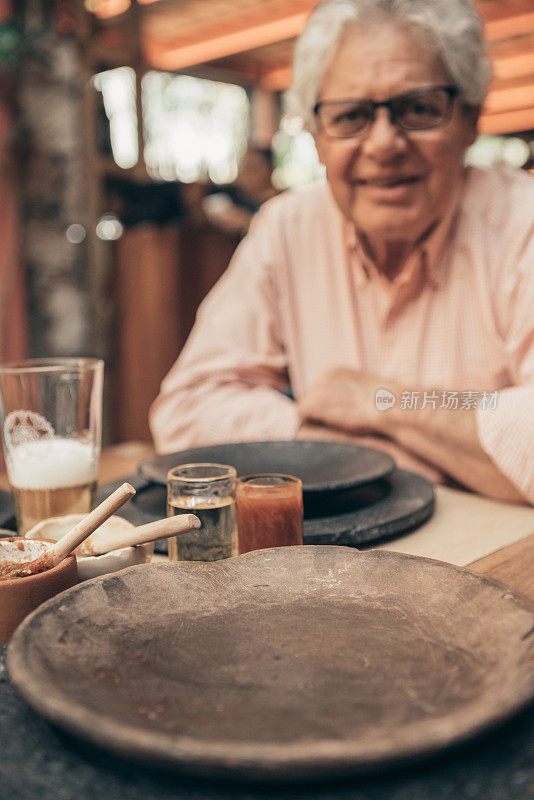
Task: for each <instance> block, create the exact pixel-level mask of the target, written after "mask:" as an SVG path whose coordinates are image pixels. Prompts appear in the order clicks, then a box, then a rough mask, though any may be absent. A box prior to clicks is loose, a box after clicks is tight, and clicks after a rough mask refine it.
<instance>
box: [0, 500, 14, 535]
mask: <svg viewBox="0 0 534 800" xmlns="http://www.w3.org/2000/svg"><path fill="white" fill-rule="evenodd" d="M0 527H2V528H8V529H9V530H10V531H11V535H13V531H16V529H17V527H16V522H15V509H14V507H13V500H12V499H11V494H10V492H6V491H4V490H3V489H0Z"/></svg>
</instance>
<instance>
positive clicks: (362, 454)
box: [139, 439, 395, 502]
mask: <svg viewBox="0 0 534 800" xmlns="http://www.w3.org/2000/svg"><path fill="white" fill-rule="evenodd" d="M202 461H206V462H215V463H218V464H231V465H232V466H233V467H235V468H236V470H237V474H238V476H239V475H252V474H254V473H258V472H282V473H284V474H286V475H295V476H296V477H298V478H300V479H301V480H302V490H303V493H304V500H305V502H306V500H307V499H308V500H309V499H311V498H312V497H313V496H316V495H321V496H322V497H323V498H324V495H327V494H330V495H332V494H339V493H347V492H348V491H350V490H352V489H356V488H359V487H362V486H364V485H366V484H369V483H372V482H373V481H376V480H378V479H380V478H385V477H386V476H387V475H389V474H391V473H392V472H393V470H394V468H395V462H394V461H393V459H392V458H391V456H388V455H387V453H383V452H382V451H381V450H374V449H372V448H370V447H359V446H358V445H354V444H348V443H345V442H320V441H306V440H299V439H295V440H289V441H274V442H273V441H269V442H233V443H230V444H217V445H212V446H210V447H196V448H194V449H191V450H182V451H181V452H178V453H168V454H166V455H163V456H155V457H154V458H151V459H149V460H148V461H144V462H143V463H142V464H141V465H140V466H139V471H140V473H141V475H142V476H143V477H144V478H148V479H150V480H152V481H154V482H156V483H161V484H163V485H166V483H167V473H168V471H169V470H170V469H172V468H173V467H176V466H178V465H179V464H190V463H195V462H202Z"/></svg>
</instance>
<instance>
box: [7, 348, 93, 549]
mask: <svg viewBox="0 0 534 800" xmlns="http://www.w3.org/2000/svg"><path fill="white" fill-rule="evenodd" d="M103 380H104V362H103V361H101V360H99V359H96V358H44V359H31V360H28V361H19V362H14V363H10V364H2V365H0V418H1V423H2V437H3V442H4V455H5V461H6V467H7V475H8V479H9V485H10V488H11V493H12V495H13V502H14V505H15V514H16V518H17V528H18V533H19V534H20V535H24V534H25V533H26V532H27V531H29V530H30V528H32V527H33V526H34V525H35V524H37V523H38V522H40V521H41V520H42V519H46V518H48V517H55V516H63V515H65V514H74V513H86V512H88V511H90V509H91V506H92V504H93V502H94V499H95V495H96V480H97V472H98V459H99V456H100V446H101V436H102V433H101V431H102V386H103Z"/></svg>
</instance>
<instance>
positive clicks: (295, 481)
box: [236, 473, 303, 553]
mask: <svg viewBox="0 0 534 800" xmlns="http://www.w3.org/2000/svg"><path fill="white" fill-rule="evenodd" d="M236 503H237V535H238V542H239V552H240V553H248V552H249V551H250V550H262V549H264V548H267V547H285V546H288V545H301V544H302V518H303V505H302V481H301V480H300V479H299V478H295V477H293V476H292V475H279V474H274V473H269V474H264V475H247V476H245V477H243V478H239V479H238V481H237V484H236Z"/></svg>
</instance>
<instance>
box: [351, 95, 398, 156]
mask: <svg viewBox="0 0 534 800" xmlns="http://www.w3.org/2000/svg"><path fill="white" fill-rule="evenodd" d="M362 146H363V148H364V150H365V152H366V153H367V155H371V156H376V157H380V158H384V157H390V156H394V155H397V154H398V153H401V152H403V151H404V150H405V148H406V138H405V136H404V134H403V133H402V131H400V130H399V129H398V128H397V126H396V125H394V124H393V122H392V120H391V113H390V111H389V109H388V108H384V107H382V108H377V109H376V112H375V117H374V120H373V121H372V123H371V127H370V128H369V131H368V133H367V135H366V137H365V139H364V141H363V145H362Z"/></svg>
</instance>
